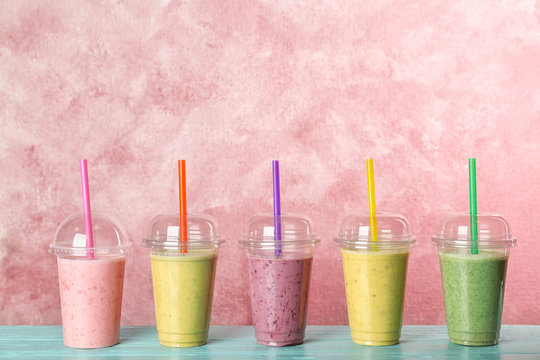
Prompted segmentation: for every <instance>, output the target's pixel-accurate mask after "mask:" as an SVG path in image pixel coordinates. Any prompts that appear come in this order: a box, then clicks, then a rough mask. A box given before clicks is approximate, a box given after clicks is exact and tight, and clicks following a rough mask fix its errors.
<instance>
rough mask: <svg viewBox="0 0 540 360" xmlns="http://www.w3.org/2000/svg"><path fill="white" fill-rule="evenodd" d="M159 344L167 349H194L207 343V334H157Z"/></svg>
mask: <svg viewBox="0 0 540 360" xmlns="http://www.w3.org/2000/svg"><path fill="white" fill-rule="evenodd" d="M158 339H159V343H160V344H161V345H163V346H168V347H196V346H201V345H204V344H206V343H207V341H208V332H206V333H205V334H204V335H203V336H201V335H200V334H195V335H190V334H171V333H164V332H158Z"/></svg>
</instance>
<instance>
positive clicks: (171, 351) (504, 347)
mask: <svg viewBox="0 0 540 360" xmlns="http://www.w3.org/2000/svg"><path fill="white" fill-rule="evenodd" d="M501 334H502V335H501V342H500V344H499V345H497V346H488V347H466V346H460V345H455V344H452V343H450V342H449V341H448V337H447V334H446V327H445V326H405V327H404V328H403V331H402V339H401V343H400V344H399V345H393V346H386V347H369V346H361V345H357V344H354V343H353V342H352V341H351V339H350V334H349V328H348V327H346V326H309V327H308V328H307V330H306V341H305V343H304V344H303V345H299V346H290V347H283V348H272V347H266V346H262V345H258V344H257V343H256V342H255V336H254V332H253V328H252V327H249V326H213V327H211V329H210V337H209V341H208V344H207V345H204V346H200V347H196V348H182V349H178V348H168V347H165V346H161V345H160V344H159V342H158V340H157V334H156V330H155V328H154V327H122V329H121V336H120V337H121V340H120V341H121V342H120V344H118V345H116V346H112V347H109V348H103V349H92V350H79V349H71V348H67V347H65V346H64V345H63V343H62V329H61V327H59V326H0V359H37V358H40V359H98V358H104V359H107V358H111V359H112V358H114V359H130V360H133V359H167V358H181V359H268V358H270V359H449V358H450V359H473V360H474V359H486V358H488V359H502V360H524V359H538V360H540V326H536V325H506V326H503V328H502V330H501Z"/></svg>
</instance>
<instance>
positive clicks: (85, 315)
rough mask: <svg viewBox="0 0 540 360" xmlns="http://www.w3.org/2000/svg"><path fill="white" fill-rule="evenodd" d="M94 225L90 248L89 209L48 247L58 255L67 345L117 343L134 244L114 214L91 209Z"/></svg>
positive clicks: (65, 224)
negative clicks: (86, 219)
mask: <svg viewBox="0 0 540 360" xmlns="http://www.w3.org/2000/svg"><path fill="white" fill-rule="evenodd" d="M92 229H93V234H94V247H93V248H91V249H87V248H86V235H85V225H84V214H83V213H77V214H73V215H71V216H69V217H67V218H66V219H65V220H64V221H63V222H62V224H61V225H60V226H59V227H58V229H57V231H56V235H55V237H54V241H53V243H52V244H51V245H50V248H49V252H50V253H52V254H55V255H56V256H57V263H58V280H59V287H60V302H61V309H62V331H63V336H64V345H66V346H69V347H73V348H80V349H90V348H101V347H107V346H112V345H116V344H118V342H119V339H120V316H121V313H122V292H123V286H124V267H125V262H126V259H125V254H126V252H128V251H129V250H131V243H130V242H129V241H127V237H126V235H125V232H124V231H123V229H122V227H121V226H120V225H119V223H118V222H117V221H114V220H112V219H111V217H109V216H107V215H104V214H100V213H94V214H92ZM90 254H91V255H90Z"/></svg>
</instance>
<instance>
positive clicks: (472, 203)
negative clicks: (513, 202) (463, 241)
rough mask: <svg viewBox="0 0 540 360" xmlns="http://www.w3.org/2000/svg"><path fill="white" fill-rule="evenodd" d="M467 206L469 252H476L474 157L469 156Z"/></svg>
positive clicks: (476, 219) (476, 211)
mask: <svg viewBox="0 0 540 360" xmlns="http://www.w3.org/2000/svg"><path fill="white" fill-rule="evenodd" d="M469 207H470V217H471V254H478V218H477V215H478V209H477V206H476V159H475V158H469Z"/></svg>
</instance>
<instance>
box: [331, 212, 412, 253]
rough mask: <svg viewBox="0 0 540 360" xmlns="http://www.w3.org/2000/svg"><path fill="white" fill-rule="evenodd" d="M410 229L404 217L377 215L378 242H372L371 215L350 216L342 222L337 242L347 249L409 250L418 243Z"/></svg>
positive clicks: (388, 214)
mask: <svg viewBox="0 0 540 360" xmlns="http://www.w3.org/2000/svg"><path fill="white" fill-rule="evenodd" d="M410 229H411V227H410V225H409V221H408V220H407V218H406V217H405V216H403V215H400V214H390V213H377V241H371V231H370V224H369V214H367V213H366V214H361V215H349V216H347V217H345V219H343V221H342V222H341V225H340V227H339V234H338V237H337V238H336V239H335V242H336V244H338V245H339V246H340V247H342V248H345V249H366V250H375V249H377V250H400V249H409V248H411V247H413V246H414V245H415V243H416V238H415V236H414V235H413V234H412V233H411V232H410Z"/></svg>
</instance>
